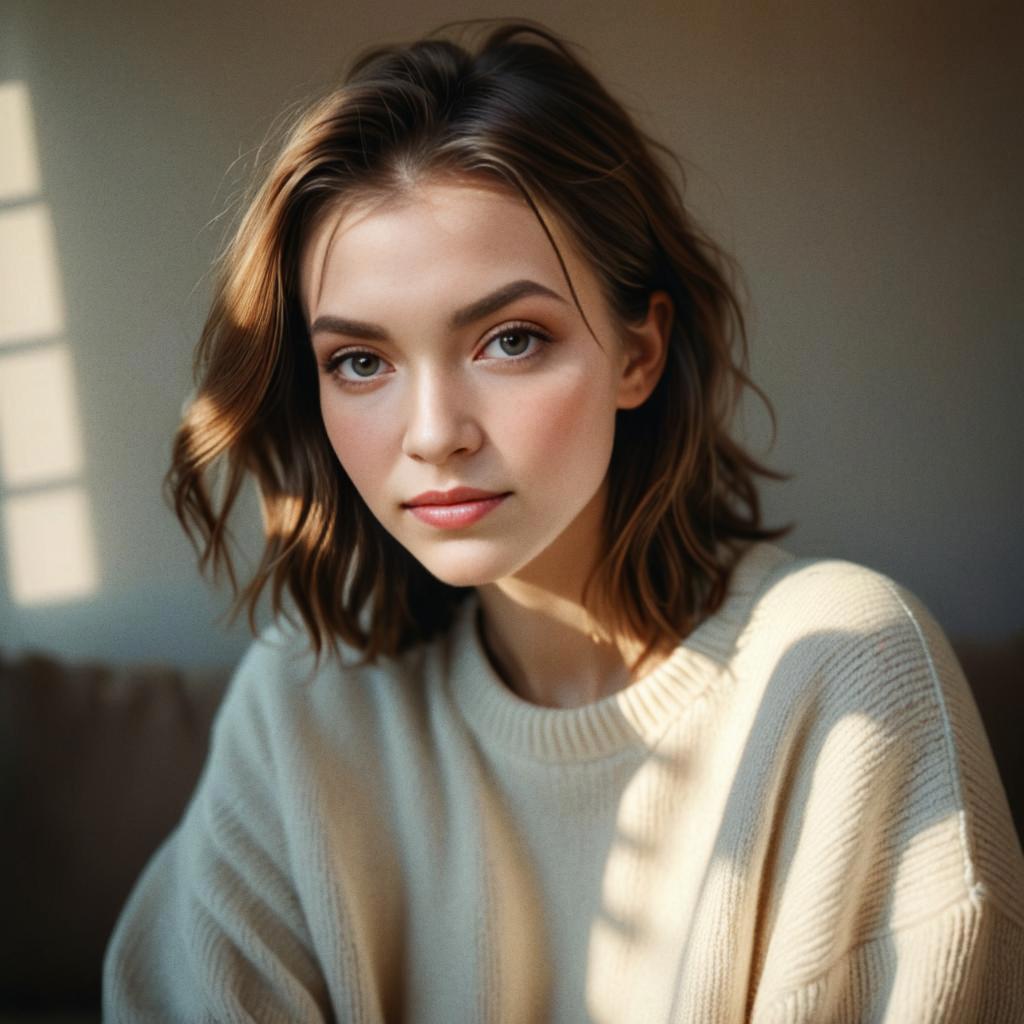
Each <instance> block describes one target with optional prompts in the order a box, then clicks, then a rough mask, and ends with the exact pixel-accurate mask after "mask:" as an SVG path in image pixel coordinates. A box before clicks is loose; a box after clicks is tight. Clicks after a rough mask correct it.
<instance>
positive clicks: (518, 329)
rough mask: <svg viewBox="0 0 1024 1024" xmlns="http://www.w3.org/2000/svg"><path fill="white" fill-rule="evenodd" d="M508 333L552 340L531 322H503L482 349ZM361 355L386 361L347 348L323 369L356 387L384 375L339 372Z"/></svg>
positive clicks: (516, 358)
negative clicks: (347, 361) (360, 377)
mask: <svg viewBox="0 0 1024 1024" xmlns="http://www.w3.org/2000/svg"><path fill="white" fill-rule="evenodd" d="M506 334H521V335H526V336H527V337H531V338H536V339H537V340H538V341H540V342H542V343H543V344H549V343H550V342H551V335H549V334H548V333H547V332H546V331H542V330H541V329H540V328H539V327H535V326H534V325H533V324H530V323H525V322H519V321H514V322H512V323H508V324H503V325H502V326H501V327H499V328H498V329H497V330H496V331H492V332H491V335H490V337H488V338H487V340H486V341H485V342H484V343H483V345H482V346H481V349H486V348H488V347H489V346H490V345H491V344H492V343H493V342H495V341H497V340H498V339H499V338H501V337H503V336H504V335H506ZM540 352H541V347H537V348H535V349H534V350H533V351H532V352H528V353H526V354H525V355H510V356H508V358H507V359H497V360H496V362H505V363H522V362H525V361H526V360H528V359H532V358H533V357H534V356H536V355H539V354H540ZM360 356H369V357H370V358H371V359H379V360H380V361H381V362H382V363H383V362H386V360H385V359H384V357H383V356H379V355H377V353H376V352H370V351H369V350H367V349H345V350H344V351H342V352H335V353H334V354H333V355H331V356H328V357H327V359H325V360H324V362H323V364H322V366H323V371H324V373H326V374H327V375H328V376H332V377H337V378H338V379H340V380H341V381H342V382H343V383H344V384H351V385H354V386H355V387H359V386H361V385H362V384H372V383H373V382H374V381H375V380H377V378H378V377H380V376H382V375H381V374H374V375H373V376H372V377H365V378H363V379H362V380H358V379H355V378H352V377H342V376H341V374H340V373H339V372H338V371H339V370H340V368H341V366H342V364H343V363H344V362H345V361H346V360H349V359H358V358H359V357H360Z"/></svg>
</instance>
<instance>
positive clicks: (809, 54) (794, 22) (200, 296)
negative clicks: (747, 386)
mask: <svg viewBox="0 0 1024 1024" xmlns="http://www.w3.org/2000/svg"><path fill="white" fill-rule="evenodd" d="M1017 6H1018V5H1016V4H1010V3H1006V4H980V5H978V4H967V3H966V2H964V3H960V4H949V3H923V2H914V3H911V2H906V0H904V2H898V3H895V4H892V3H888V4H883V3H881V2H876V0H870V2H864V0H856V2H853V0H851V2H844V3H825V4H822V3H820V2H811V0H798V2H794V3H789V4H785V5H776V4H758V3H754V2H747V3H741V2H738V0H726V2H717V3H716V2H711V0H699V2H692V3H685V2H684V3H677V4H663V3H658V2H656V0H634V2H631V3H628V4H627V3H624V2H618V3H615V4H601V5H596V6H595V5H594V4H593V3H592V2H588V3H583V2H559V0H549V2H547V3H543V4H541V3H525V4H520V5H518V6H517V7H516V8H515V13H517V14H522V15H527V16H535V17H539V18H541V19H542V20H545V21H547V23H548V24H550V25H551V26H552V27H553V28H555V29H556V30H560V31H562V32H564V33H566V34H567V35H569V36H570V37H571V38H574V39H576V40H577V41H578V42H580V43H581V44H582V45H583V46H584V47H586V48H587V49H588V50H589V51H590V53H591V54H592V59H593V62H594V64H595V65H596V66H597V67H598V69H599V70H600V71H601V72H602V74H603V76H604V78H605V80H606V81H607V82H608V83H609V84H610V85H611V87H612V88H613V89H614V90H615V91H616V92H617V93H618V95H620V96H621V97H622V98H623V99H625V100H626V101H627V103H628V104H629V105H630V106H631V107H632V108H633V109H634V111H635V112H636V113H637V115H638V116H639V117H640V119H641V120H642V122H643V123H644V124H645V125H646V126H647V127H648V128H649V129H651V130H652V131H653V132H654V133H655V134H657V135H659V136H660V137H662V138H663V139H665V140H666V141H667V142H669V143H670V144H672V145H673V146H674V147H675V148H676V149H677V150H678V151H680V152H681V154H682V155H683V156H684V158H685V160H686V162H687V166H688V168H689V180H690V187H689V193H688V196H689V199H690V201H691V203H692V206H693V207H694V209H695V210H696V211H697V214H698V216H699V217H702V218H703V220H704V221H705V223H706V224H707V226H708V227H709V229H710V231H711V233H712V234H713V235H714V236H716V237H717V238H719V240H720V241H721V242H722V243H723V244H724V245H725V246H726V247H727V248H728V249H730V250H731V251H732V252H733V253H734V254H735V256H736V257H737V259H738V260H739V263H740V265H741V266H742V267H743V269H744V272H745V279H746V285H747V290H748V292H749V310H750V327H751V366H752V373H753V376H754V379H755V380H756V381H757V382H758V383H759V384H760V385H761V386H762V387H763V388H764V389H765V390H766V392H767V393H768V395H769V397H770V398H771V400H772V402H773V404H774V406H775V409H776V411H777V413H778V417H779V432H778V438H777V441H776V444H775V447H774V448H773V449H771V451H769V450H768V440H769V437H768V421H767V417H766V415H765V413H764V410H763V408H762V407H761V405H760V404H759V403H757V402H756V401H754V402H748V403H747V405H746V406H745V408H744V415H743V422H742V423H741V424H740V429H741V430H742V431H743V432H744V435H745V436H746V437H748V438H749V440H750V443H751V444H752V446H753V447H754V448H755V449H756V451H757V453H758V454H760V455H763V456H764V457H766V458H767V460H768V461H769V463H770V464H771V465H773V466H775V467H777V468H780V469H784V470H787V471H790V472H792V473H794V474H795V479H794V480H792V481H791V482H789V483H786V484H784V485H770V486H766V487H765V490H764V495H765V503H766V507H767V512H768V517H769V521H770V522H781V521H789V520H791V519H792V520H795V521H796V522H797V524H798V528H797V530H796V532H795V533H794V534H792V535H791V537H790V538H789V539H788V540H787V542H786V546H787V547H789V548H790V549H791V550H793V551H795V552H797V553H799V554H824V555H835V556H841V557H846V558H851V559H854V560H857V561H860V562H863V563H865V564H868V565H870V566H873V567H875V568H877V569H880V570H882V571H884V572H886V573H888V574H890V575H892V576H894V577H895V578H897V579H899V580H900V581H901V582H903V583H905V584H906V585H908V586H909V587H911V589H913V590H914V591H916V592H917V593H918V594H919V595H920V596H921V597H922V598H923V599H924V600H925V602H926V603H927V604H928V605H929V606H930V607H931V608H932V610H933V611H934V612H935V614H936V615H937V616H938V618H939V620H940V621H941V622H942V623H943V625H944V626H945V627H946V629H947V631H948V632H949V633H950V635H951V636H953V637H954V638H968V639H976V640H990V641H991V640H999V639H1001V638H1004V637H1006V636H1007V635H1009V634H1010V633H1012V632H1015V631H1018V630H1020V628H1021V626H1022V619H1024V612H1022V610H1021V609H1022V607H1024V600H1022V599H1024V582H1022V577H1024V573H1022V572H1021V570H1022V568H1024V558H1022V547H1024V543H1022V540H1021V529H1020V528H1021V510H1022V509H1024V459H1022V443H1021V426H1022V422H1021V421H1022V416H1021V412H1020V408H1021V398H1022V382H1024V373H1022V361H1024V360H1022V355H1021V352H1022V347H1021V344H1020V342H1021V332H1022V325H1024V290H1022V289H1021V287H1020V258H1019V256H1020V252H1019V250H1020V244H1021V242H1020V240H1021V238H1022V237H1024V230H1022V229H1024V223H1022V221H1024V216H1022V211H1024V204H1022V199H1021V190H1020V181H1021V180H1022V177H1024V160H1022V133H1021V132H1020V107H1021V100H1022V98H1024V95H1022V93H1024V90H1022V88H1021V86H1022V76H1021V72H1020V67H1021V61H1020V59H1019V58H1020V53H1021V43H1022V41H1024V39H1022V33H1021V24H1020V19H1019V17H1018V16H1017V15H1016V13H1015V8H1016V7H1017ZM0 11H2V27H0V87H2V85H3V83H11V82H21V83H24V87H25V93H26V95H27V96H28V97H29V100H30V105H31V114H32V130H33V132H34V138H35V145H36V149H37V156H38V165H39V169H40V176H41V177H40V181H39V183H38V189H37V192H36V193H34V194H32V195H29V196H27V197H26V196H21V197H20V198H15V199H10V198H8V199H7V200H4V199H3V198H0V227H2V225H3V222H4V219H5V218H7V220H8V222H9V223H13V220H12V218H14V219H16V218H17V214H18V211H19V210H21V211H24V210H25V209H26V208H27V207H28V206H31V205H32V204H35V208H36V209H43V210H44V211H45V214H46V216H47V217H48V218H49V223H50V224H51V226H52V232H53V240H54V281H55V282H56V284H55V287H57V288H58V290H59V294H60V298H61V301H62V303H63V306H62V308H63V316H62V318H61V320H60V322H59V323H56V324H53V325H51V326H50V327H48V328H45V329H41V330H38V331H36V332H35V333H33V332H32V331H28V332H23V333H22V334H20V335H19V334H18V333H17V332H16V331H15V332H13V333H11V332H8V333H9V336H8V337H7V338H6V340H4V339H0V374H2V373H4V372H5V367H9V366H13V363H10V359H11V358H12V357H13V356H16V355H26V354H27V355H32V353H34V352H36V351H42V350H43V349H46V348H47V346H51V347H53V346H58V347H60V346H63V347H62V348H61V351H63V352H64V353H65V355H66V356H68V357H69V360H70V361H69V365H70V368H71V373H70V375H69V378H68V379H69V382H70V384H69V388H70V390H69V392H68V394H69V397H68V398H67V400H68V401H70V402H72V403H73V405H74V409H75V419H74V424H75V432H76V435H77V436H78V438H79V440H80V445H81V451H80V458H79V459H78V460H77V462H75V463H74V464H73V465H70V464H69V466H67V467H65V468H64V470H61V471H59V472H55V473H54V474H53V475H52V476H51V477H49V478H47V479H43V480H42V481H38V480H37V481H35V482H34V483H31V482H30V483H29V484H28V485H25V486H22V485H20V484H17V482H16V481H15V483H13V484H12V483H11V481H10V480H9V479H6V478H5V480H4V481H3V482H0V503H3V504H4V505H6V506H9V507H10V508H13V507H14V505H15V504H17V502H18V500H19V499H24V498H26V496H27V497H29V498H31V497H32V496H33V495H41V496H45V495H46V494H47V491H48V488H51V489H52V488H53V487H55V486H57V485H60V486H62V487H71V488H72V489H73V490H75V493H76V494H78V495H79V496H80V497H82V498H83V500H84V507H85V508H86V511H87V524H86V525H87V527H88V530H89V531H90V534H89V538H88V539H89V543H91V545H92V551H93V557H94V568H95V581H94V584H93V585H90V586H89V587H86V592H83V593H81V594H80V595H79V596H78V597H76V598H73V599H72V598H66V599H59V600H54V601H49V602H43V603H34V604H33V603H25V602H24V601H20V602H19V600H18V599H17V595H16V594H15V592H14V585H13V583H12V579H13V575H12V574H13V571H14V570H13V563H14V561H15V552H13V551H12V550H11V547H12V543H13V542H12V540H11V536H10V533H9V530H8V532H7V533H3V534H2V536H0V563H2V564H0V643H2V644H3V645H4V647H6V648H7V649H17V648H23V647H30V646H31V647H40V648H44V649H47V650H51V651H56V652H59V653H62V654H65V655H68V656H74V657H105V658H113V659H116V660H132V659H137V658H152V659H165V660H172V661H176V662H181V663H188V664H209V663H223V662H229V661H232V660H234V659H235V658H236V657H237V656H238V655H239V653H240V651H241V650H242V648H243V646H244V644H245V643H246V633H245V630H244V629H243V628H241V627H236V628H235V629H234V630H233V631H228V630H225V629H222V628H221V627H219V626H217V625H216V624H215V623H214V622H213V619H214V617H215V616H216V615H217V614H218V612H220V611H221V610H223V608H224V607H226V593H225V592H224V591H219V592H218V591H213V590H211V589H210V588H209V587H208V586H207V585H206V584H204V583H202V582H201V581H200V580H199V578H198V575H197V573H196V569H195V566H194V559H193V556H192V553H191V549H190V548H189V546H188V544H187V542H186V541H185V540H184V538H183V536H182V535H181V533H180V531H179V529H178V527H177V524H176V522H175V521H174V519H173V517H172V515H171V514H170V512H169V511H168V509H167V508H166V506H165V505H164V503H163V500H162V498H161V494H160V483H161V477H162V475H163V472H164V470H165V469H166V464H167V460H168V452H169V441H170V437H171V434H172V432H173V429H174V427H175V425H176V422H177V417H178V413H179V410H180V407H181V403H182V400H183V398H184V396H185V395H186V393H187V391H188V389H189V386H190V359H191V350H192V346H193V344H194V341H195V339H196V337H197V335H198V331H199V328H200V326H201V323H202V320H203V315H204V311H205V305H206V302H207V300H208V297H209V282H208V280H207V277H206V275H207V270H208V266H209V263H210V260H211V257H212V255H213V253H214V251H215V250H216V249H217V247H218V246H219V244H220V241H221V238H222V231H223V223H224V219H223V217H222V215H223V214H224V212H225V211H226V210H227V209H228V208H229V207H230V205H231V202H232V200H233V198H234V197H235V195H236V194H237V193H238V191H239V189H240V188H242V187H244V186H245V184H246V183H247V178H246V173H245V172H246V169H247V168H248V167H249V166H250V165H251V163H252V157H253V152H254V150H255V148H256V147H257V146H258V145H259V143H260V141H261V140H262V139H263V138H264V136H265V134H266V132H267V129H268V128H269V127H270V125H271V123H272V121H273V120H274V118H275V116H277V115H279V114H280V113H282V112H283V111H284V110H285V108H286V107H288V105H289V104H292V103H295V102H297V101H300V100H302V99H303V98H304V97H307V96H309V95H311V94H314V93H316V92H317V91H319V90H320V89H321V88H323V87H325V86H327V85H328V84H329V83H330V82H331V81H332V79H333V78H334V77H335V76H336V75H337V74H338V73H339V72H340V70H341V69H342V68H343V67H344V65H345V63H346V61H347V59H348V58H349V56H350V55H351V54H352V53H353V52H355V51H356V50H357V49H359V48H361V47H362V46H364V45H366V44H367V43H370V42H374V41H379V40H382V39H386V38H407V37H410V36H412V35H415V34H418V33H420V32H421V31H425V30H428V29H430V28H433V27H434V26H435V25H436V24H438V23H439V22H441V21H444V20H447V19H451V18H457V17H466V16H485V15H503V14H507V13H509V10H508V8H506V7H505V6H504V5H497V4H490V3H472V4H471V3H466V2H461V3H442V2H437V0H424V2H420V3H417V4H412V3H408V4H404V5H391V6H389V7H387V8H385V9H384V11H383V12H381V11H380V10H379V8H378V5H376V4H371V3H369V2H352V3H348V4H344V5H342V4H337V3H327V2H325V0H321V2H317V0H307V2H305V3H303V4H284V3H274V4H272V3H265V2H264V3H253V2H246V3H242V2H240V0H217V2H210V3H203V4H199V3H195V4H168V3H166V2H163V0H162V2H160V3H156V2H154V0H135V2H133V3H131V4H123V3H116V4H115V3H113V2H110V0H94V2H89V3H62V2H34V3H33V2H25V3H10V2H8V3H5V4H3V5H2V6H0ZM297 12H301V13H297ZM3 144H4V145H5V146H9V145H10V144H11V140H10V138H5V139H4V143H3ZM1015 257H1016V258H1015ZM0 259H2V258H0ZM0 265H2V262H0ZM12 280H13V278H9V279H8V281H6V282H4V283H3V285H2V286H3V287H6V288H7V289H8V295H7V301H8V304H9V303H10V301H11V295H10V292H11V289H13V288H15V287H16V285H15V284H12V283H11V281H12ZM18 287H20V286H18ZM14 299H15V301H17V300H18V296H15V297H14ZM7 372H13V371H7ZM8 390H11V389H10V388H8ZM9 397H10V396H8V398H9ZM10 415H13V414H10ZM5 429H7V428H5ZM37 432H38V431H37ZM58 469H59V467H58ZM61 473H63V475H61ZM26 507H27V506H26ZM8 518H9V517H8ZM254 522H255V519H254V517H250V528H249V533H250V534H251V532H252V524H253V523H254ZM58 532H61V533H63V531H58ZM51 535H52V533H51ZM58 542H59V538H58V539H57V540H55V543H58Z"/></svg>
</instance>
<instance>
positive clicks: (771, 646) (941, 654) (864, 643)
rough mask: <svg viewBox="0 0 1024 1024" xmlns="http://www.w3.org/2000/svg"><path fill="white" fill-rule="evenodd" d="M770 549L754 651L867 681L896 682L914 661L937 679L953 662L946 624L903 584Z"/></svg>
mask: <svg viewBox="0 0 1024 1024" xmlns="http://www.w3.org/2000/svg"><path fill="white" fill-rule="evenodd" d="M769 547H771V548H772V550H773V551H774V552H775V555H774V557H772V559H771V562H770V565H769V567H768V571H766V572H765V573H764V575H763V577H762V579H761V581H760V586H759V587H758V588H757V589H756V591H755V592H754V593H752V595H751V604H750V608H749V613H748V615H747V616H746V620H745V630H744V633H743V636H742V638H741V639H742V643H743V645H744V646H746V647H750V648H753V649H754V651H755V653H756V652H757V651H758V650H760V649H761V648H764V650H765V654H766V655H771V656H777V657H785V658H788V660H789V661H790V662H791V663H793V664H797V663H799V664H804V665H806V666H807V667H812V666H813V667H814V668H815V669H821V668H823V667H824V666H825V665H826V664H827V665H828V666H829V668H830V670H831V674H833V675H834V674H836V673H839V674H841V675H845V674H846V673H847V672H851V673H853V674H854V675H857V676H859V677H861V678H862V679H864V680H865V681H870V680H875V681H879V680H881V681H884V680H892V679H893V678H896V677H899V676H901V675H904V674H905V671H906V670H907V669H908V668H910V667H912V666H916V667H917V668H919V669H925V670H927V671H926V673H925V674H926V675H929V676H935V675H936V674H938V673H940V672H941V671H943V670H945V671H948V670H949V669H950V667H951V665H955V664H956V657H955V654H954V653H953V650H952V647H951V645H950V643H949V639H948V637H947V635H946V633H945V631H944V629H943V627H942V626H941V625H940V624H939V622H938V620H937V619H936V617H935V616H934V615H933V614H932V612H931V610H930V608H929V607H928V606H927V604H926V603H925V602H924V601H923V600H922V599H921V598H920V597H919V596H918V595H917V593H915V592H914V591H913V590H912V589H910V587H908V586H907V585H906V584H904V583H902V582H900V581H899V580H897V579H895V578H894V577H892V576H890V575H888V574H887V573H885V572H882V571H880V570H878V569H875V568H872V567H870V566H868V565H865V564H862V563H860V562H856V561H852V560H849V559H845V558H832V557H820V556H813V557H797V556H795V555H792V554H789V553H788V552H784V551H782V549H780V548H775V547H774V546H771V545H769ZM762 557H763V556H762ZM933 681H934V680H933Z"/></svg>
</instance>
